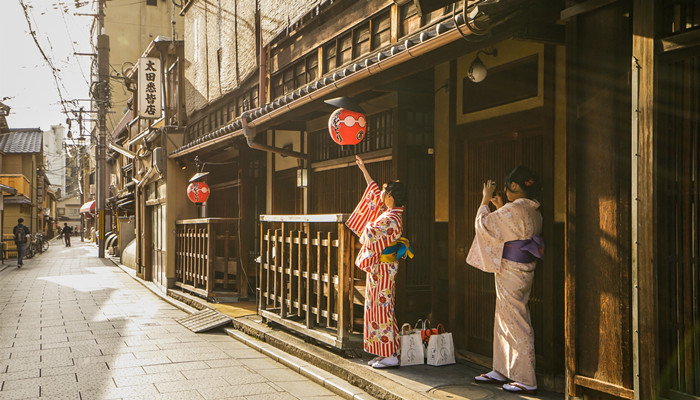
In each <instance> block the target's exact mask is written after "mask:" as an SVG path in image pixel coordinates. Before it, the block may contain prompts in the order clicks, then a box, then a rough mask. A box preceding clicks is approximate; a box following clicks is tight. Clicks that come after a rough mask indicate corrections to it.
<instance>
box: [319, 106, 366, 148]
mask: <svg viewBox="0 0 700 400" xmlns="http://www.w3.org/2000/svg"><path fill="white" fill-rule="evenodd" d="M328 132H329V133H330V135H331V139H333V141H334V142H336V143H338V144H340V145H348V144H358V143H360V141H361V140H362V138H364V137H365V132H367V119H366V118H365V115H364V114H362V113H359V112H355V111H350V110H346V109H344V108H339V109H337V110H335V111H333V114H331V118H330V119H329V120H328Z"/></svg>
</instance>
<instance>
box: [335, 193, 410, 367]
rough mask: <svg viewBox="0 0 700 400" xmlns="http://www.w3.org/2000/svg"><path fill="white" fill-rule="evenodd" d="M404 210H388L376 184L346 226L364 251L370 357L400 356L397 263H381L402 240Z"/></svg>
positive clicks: (360, 258)
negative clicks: (396, 303)
mask: <svg viewBox="0 0 700 400" xmlns="http://www.w3.org/2000/svg"><path fill="white" fill-rule="evenodd" d="M402 216H403V207H394V208H390V209H387V207H386V206H385V205H384V204H382V201H381V190H379V186H378V185H377V184H376V183H375V182H374V181H372V182H370V183H369V184H368V185H367V189H366V190H365V193H364V194H363V196H362V199H361V200H360V203H359V204H358V205H357V207H356V208H355V211H353V213H352V215H351V216H350V218H349V219H348V220H347V222H346V223H345V224H346V225H347V227H348V228H350V230H352V231H353V232H354V233H355V234H356V235H358V236H359V237H360V243H361V244H362V249H360V252H359V253H358V255H357V259H356V260H355V265H357V267H358V268H360V269H362V270H363V271H365V272H367V284H366V286H365V321H364V349H365V351H366V352H368V353H370V354H376V355H378V356H382V357H393V356H397V355H398V354H399V326H398V324H397V323H396V319H395V315H394V307H395V298H394V292H395V287H396V285H395V277H396V272H397V271H398V266H399V263H398V262H394V263H382V262H380V261H379V260H380V257H381V254H382V251H383V250H384V249H385V248H386V247H387V246H389V245H390V244H391V243H393V242H394V241H396V240H397V239H398V238H400V237H401V233H402Z"/></svg>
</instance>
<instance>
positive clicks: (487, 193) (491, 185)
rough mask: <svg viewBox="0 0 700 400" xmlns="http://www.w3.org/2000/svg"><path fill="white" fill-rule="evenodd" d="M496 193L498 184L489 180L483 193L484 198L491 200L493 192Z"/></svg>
mask: <svg viewBox="0 0 700 400" xmlns="http://www.w3.org/2000/svg"><path fill="white" fill-rule="evenodd" d="M495 191H496V182H494V181H492V180H491V179H489V180H488V181H486V182H485V183H484V190H483V191H482V192H481V193H482V194H483V195H484V197H486V198H487V199H490V198H492V197H493V192H495Z"/></svg>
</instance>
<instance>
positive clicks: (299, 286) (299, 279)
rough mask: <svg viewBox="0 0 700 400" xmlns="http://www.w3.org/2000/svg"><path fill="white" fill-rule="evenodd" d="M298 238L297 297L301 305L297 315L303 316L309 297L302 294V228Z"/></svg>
mask: <svg viewBox="0 0 700 400" xmlns="http://www.w3.org/2000/svg"><path fill="white" fill-rule="evenodd" d="M297 240H299V243H297V265H296V267H295V269H296V271H297V273H298V276H297V295H296V298H297V300H298V302H299V306H298V307H297V316H298V317H302V316H303V310H304V304H306V302H308V299H307V298H305V297H304V296H302V293H303V290H302V288H303V285H302V283H303V282H304V273H303V268H302V265H301V263H302V257H301V255H302V249H303V247H302V244H303V243H302V242H303V240H304V239H303V234H302V231H301V230H298V231H297Z"/></svg>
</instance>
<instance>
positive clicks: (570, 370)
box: [169, 0, 700, 399]
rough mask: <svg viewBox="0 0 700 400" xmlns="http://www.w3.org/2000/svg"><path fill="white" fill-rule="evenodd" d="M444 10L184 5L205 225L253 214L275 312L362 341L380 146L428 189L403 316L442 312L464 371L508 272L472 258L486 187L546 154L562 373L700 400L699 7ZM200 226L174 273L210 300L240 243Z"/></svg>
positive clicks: (418, 212)
mask: <svg viewBox="0 0 700 400" xmlns="http://www.w3.org/2000/svg"><path fill="white" fill-rule="evenodd" d="M439 3H440V2H437V1H435V2H433V1H422V0H416V1H415V2H408V1H382V0H368V1H365V2H361V3H357V2H351V1H343V0H341V1H333V2H330V1H328V2H326V1H321V2H314V3H313V4H312V3H311V2H304V1H294V0H289V1H284V2H280V1H263V0H261V1H258V2H255V4H249V5H243V4H238V3H237V2H227V1H222V2H220V3H219V4H217V5H216V6H214V5H212V4H209V3H206V2H203V1H199V0H190V1H186V2H185V4H184V8H183V11H182V13H183V14H184V15H185V20H186V29H187V30H188V34H187V35H186V38H191V39H192V40H191V41H190V40H189V39H186V42H185V58H186V59H187V60H188V61H189V62H190V64H189V65H190V67H188V70H187V72H186V82H187V86H186V89H185V90H186V91H187V94H186V96H187V101H188V113H189V116H190V124H188V128H187V133H186V136H185V141H184V145H183V146H181V147H179V148H177V149H175V150H174V151H172V152H170V153H169V157H170V159H172V160H175V161H180V162H183V163H184V164H187V165H192V164H193V163H194V164H195V165H196V164H199V169H197V171H196V172H203V171H204V172H209V178H208V179H209V180H210V181H209V183H210V185H211V187H212V189H213V190H212V194H211V198H210V200H209V203H208V207H207V208H208V211H207V212H208V214H207V216H211V217H221V218H224V217H226V218H228V217H233V218H239V220H238V221H239V223H240V226H241V227H244V226H245V228H243V229H244V231H243V232H241V231H239V232H237V234H238V237H239V238H240V237H247V238H249V239H251V240H248V242H247V244H244V242H243V241H242V240H241V241H240V242H238V243H237V244H238V245H239V246H240V250H239V251H240V253H239V255H245V254H248V255H249V256H248V258H247V261H251V260H252V259H253V258H254V257H258V256H259V259H258V260H257V261H258V262H257V264H256V266H257V273H253V270H251V268H250V267H249V266H248V267H246V269H245V271H246V274H247V275H246V277H247V278H249V279H248V280H249V281H250V277H251V276H255V282H256V286H255V288H256V294H257V299H258V304H259V312H260V314H261V315H262V316H263V317H264V318H266V319H268V320H271V321H274V322H277V323H279V324H281V325H284V326H286V327H288V328H290V329H294V330H296V331H298V332H300V333H303V334H305V335H307V336H309V337H312V338H314V339H316V340H318V341H320V342H322V343H325V344H327V345H331V346H335V347H338V348H340V349H351V348H353V346H354V345H355V343H354V340H353V338H354V336H353V332H357V331H358V328H359V327H358V325H357V322H358V321H357V318H358V316H359V314H358V312H357V311H358V310H356V307H355V304H357V303H360V304H361V293H362V287H361V286H362V285H363V282H364V280H363V275H362V273H360V272H359V271H358V270H357V269H355V268H354V267H353V262H352V260H353V258H354V253H355V251H356V243H355V240H354V238H353V237H352V235H351V234H350V232H349V231H348V230H347V229H346V228H345V227H344V225H343V222H344V221H345V219H346V218H347V214H348V213H349V212H351V211H352V209H353V207H354V205H355V204H356V202H357V201H358V199H359V198H360V196H361V194H362V191H363V190H364V182H363V179H362V176H361V174H360V173H359V171H358V170H357V169H356V167H355V166H354V161H353V160H354V155H355V154H359V155H361V156H362V157H363V158H364V159H365V160H366V162H367V164H368V168H369V170H370V173H371V174H372V176H373V177H374V178H375V180H377V181H380V182H381V181H386V180H388V179H397V178H398V179H400V180H402V181H404V182H405V183H407V185H408V187H409V189H410V196H409V202H408V205H407V209H406V214H405V230H406V235H407V236H408V238H409V239H410V240H411V243H412V246H413V248H414V251H415V253H416V257H415V258H414V259H412V260H410V261H406V262H404V263H402V265H401V272H400V274H399V276H398V285H397V316H398V318H399V320H401V321H408V322H412V321H414V320H415V319H416V318H425V317H429V318H430V319H431V320H432V321H434V322H442V323H444V324H445V325H446V326H447V327H448V329H450V330H451V331H452V332H453V333H454V338H455V345H456V347H457V349H458V353H459V356H460V357H459V358H460V359H461V360H462V361H464V362H474V363H477V364H481V365H484V366H490V363H491V360H490V357H491V341H492V331H493V329H492V328H493V312H494V301H495V295H494V287H493V281H492V279H493V278H492V277H491V276H490V275H487V274H485V273H482V272H480V271H478V270H476V269H473V268H471V267H469V266H468V265H467V264H466V263H465V261H464V259H465V257H466V252H467V251H468V249H469V246H470V244H471V241H472V238H473V234H474V233H473V227H472V226H473V218H474V215H475V213H476V209H477V206H478V204H479V198H480V195H481V182H483V181H485V180H487V179H496V180H498V181H499V183H503V182H502V177H503V176H504V175H505V173H506V172H507V171H508V170H509V169H510V168H512V167H513V166H516V165H518V164H527V165H529V166H530V167H532V168H533V169H535V170H538V171H540V173H541V176H542V178H543V182H544V183H545V184H544V191H543V195H542V198H541V201H542V204H543V207H542V213H543V217H544V229H543V234H544V236H545V238H546V240H547V256H546V257H545V258H544V259H543V261H542V262H541V263H540V265H538V269H537V271H538V272H537V274H536V282H535V286H534V290H533V293H532V296H531V299H530V310H531V314H532V323H533V325H534V328H535V337H536V346H535V348H536V355H537V373H538V380H539V382H540V385H541V386H543V387H549V388H554V389H556V390H560V391H565V392H566V393H568V394H569V395H570V396H573V397H580V398H610V397H613V398H630V399H631V398H652V397H654V396H658V397H664V398H694V397H697V396H698V393H699V392H698V390H699V387H700V385H699V384H698V380H699V379H700V370H699V369H698V366H697V362H696V361H697V360H698V359H700V357H698V353H697V352H698V349H699V348H700V345H699V344H698V343H700V337H699V334H698V330H697V321H698V318H700V313H699V311H698V308H697V306H696V305H695V303H697V301H695V300H694V299H696V298H697V285H696V280H697V279H696V278H694V277H696V276H697V272H698V265H697V262H695V261H694V260H696V259H697V249H698V247H699V246H698V242H697V238H698V237H699V236H700V235H699V234H698V229H699V228H698V225H699V223H698V218H697V215H698V209H697V198H698V185H697V178H698V168H697V157H698V156H697V154H698V142H697V137H698V132H697V129H698V128H697V127H698V115H700V111H699V110H698V108H697V104H698V93H700V90H698V86H697V85H698V80H697V77H698V69H697V65H698V64H697V48H698V44H699V43H700V40H699V39H698V32H700V29H698V26H699V25H700V17H699V16H698V15H699V14H698V12H700V7H698V6H697V5H696V2H694V1H692V0H688V1H681V0H674V1H652V2H646V1H641V0H640V1H633V2H618V1H614V0H612V1H583V2H581V1H536V0H533V1H528V0H511V1H476V2H472V1H467V2H458V3H454V4H439ZM292 16H294V17H292ZM222 30H224V31H226V32H233V33H234V35H233V37H232V38H231V37H225V36H223V35H221V34H220V32H221V31H222ZM214 55H215V56H214ZM484 78H485V79H484ZM339 96H346V97H350V98H352V99H353V100H354V101H356V102H357V103H359V104H360V105H361V106H362V108H364V110H365V111H366V113H365V114H366V119H367V122H368V127H367V133H366V136H365V138H364V140H363V141H362V142H361V143H360V144H358V145H356V146H344V147H341V146H338V145H336V144H335V143H333V142H332V141H331V138H330V137H329V135H328V133H327V132H328V131H327V129H328V128H327V123H328V117H329V115H330V113H331V112H332V111H333V109H334V108H333V107H330V106H329V105H327V104H326V103H324V100H328V99H330V98H334V97H339ZM190 105H191V107H190ZM196 160H198V161H196ZM205 163H207V166H204V164H205ZM246 180H248V181H247V182H246ZM217 192H218V193H217ZM231 200H233V201H231ZM217 203H218V204H217ZM670 205H673V206H670ZM227 213H231V214H227ZM187 223H191V224H200V225H199V226H197V227H194V228H186V227H185V228H180V227H178V228H177V229H178V232H179V233H178V241H177V243H176V252H177V253H178V254H186V255H187V257H183V258H181V259H178V260H176V268H177V271H180V269H181V270H182V272H180V273H179V275H177V278H176V279H177V281H178V282H180V283H181V285H180V286H183V287H185V286H188V285H189V287H191V289H192V290H194V289H197V288H198V287H197V285H200V287H199V289H200V292H201V293H203V294H208V293H209V290H210V289H211V288H213V287H215V286H216V285H219V284H221V280H222V279H226V278H227V277H228V272H227V271H228V270H226V269H221V266H220V263H221V262H222V260H221V258H222V257H223V262H227V260H228V259H229V255H228V253H227V255H226V256H222V255H220V254H214V253H212V251H213V250H212V249H213V248H214V247H216V246H218V245H215V244H212V241H213V240H214V238H217V239H216V240H221V239H220V237H221V236H222V235H221V234H220V233H219V232H217V233H216V234H214V233H213V232H212V231H211V229H212V228H211V224H212V222H211V221H208V220H201V221H197V222H194V221H192V222H187ZM187 223H186V222H184V221H183V222H182V223H180V222H179V223H178V224H179V225H180V224H187ZM205 225H206V226H205ZM188 229H189V230H188ZM229 232H230V231H229ZM223 237H224V238H225V239H224V241H226V242H228V241H229V238H230V237H231V234H230V233H229V234H227V235H223ZM196 238H200V239H199V240H198V239H196ZM202 238H204V239H202ZM205 239H206V240H205ZM197 246H199V247H197ZM217 248H219V247H217ZM198 249H199V250H198ZM217 251H218V250H217ZM244 258H245V257H241V259H244ZM241 262H243V261H241ZM242 272H243V271H241V273H242ZM234 275H237V274H234ZM237 279H238V278H237ZM238 282H240V281H238ZM201 285H205V286H206V287H207V288H209V289H201V287H202V286H201ZM683 396H685V397H683Z"/></svg>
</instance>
